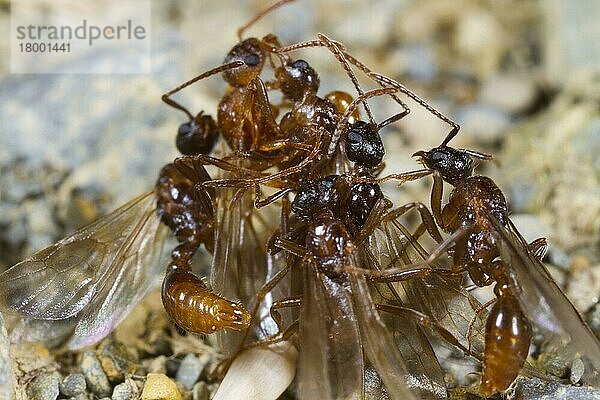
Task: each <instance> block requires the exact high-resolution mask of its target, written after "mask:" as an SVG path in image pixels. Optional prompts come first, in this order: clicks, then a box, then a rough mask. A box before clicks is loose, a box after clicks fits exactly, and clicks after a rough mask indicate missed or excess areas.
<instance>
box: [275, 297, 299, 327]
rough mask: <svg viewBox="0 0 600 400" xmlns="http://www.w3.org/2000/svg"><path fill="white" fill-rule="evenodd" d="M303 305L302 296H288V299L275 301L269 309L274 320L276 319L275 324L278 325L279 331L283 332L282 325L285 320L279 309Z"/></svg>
mask: <svg viewBox="0 0 600 400" xmlns="http://www.w3.org/2000/svg"><path fill="white" fill-rule="evenodd" d="M301 305H302V297H301V296H294V297H288V298H286V299H282V300H277V301H274V302H273V304H272V305H271V309H270V310H269V314H270V315H271V318H273V321H275V325H277V331H278V332H281V330H282V329H281V326H282V322H283V317H282V316H281V313H280V312H279V311H278V310H279V309H281V308H291V307H300V306H301Z"/></svg>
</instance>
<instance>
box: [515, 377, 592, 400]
mask: <svg viewBox="0 0 600 400" xmlns="http://www.w3.org/2000/svg"><path fill="white" fill-rule="evenodd" d="M511 392H512V393H511V394H510V395H509V398H511V399H513V400H555V399H569V400H600V391H598V390H596V389H591V388H587V387H579V386H569V385H564V384H561V383H559V382H551V381H550V382H549V381H541V380H540V379H539V378H525V377H519V378H517V380H516V381H515V383H514V385H513V388H512V389H511Z"/></svg>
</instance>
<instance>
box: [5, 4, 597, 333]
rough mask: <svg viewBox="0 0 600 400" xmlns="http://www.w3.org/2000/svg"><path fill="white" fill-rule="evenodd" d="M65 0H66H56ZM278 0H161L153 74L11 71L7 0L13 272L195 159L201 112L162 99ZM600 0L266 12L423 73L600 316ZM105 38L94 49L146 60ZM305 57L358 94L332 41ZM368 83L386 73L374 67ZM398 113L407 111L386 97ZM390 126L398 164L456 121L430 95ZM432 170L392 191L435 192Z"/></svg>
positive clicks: (211, 96)
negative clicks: (189, 152)
mask: <svg viewBox="0 0 600 400" xmlns="http://www.w3.org/2000/svg"><path fill="white" fill-rule="evenodd" d="M48 1H49V2H50V0H48ZM267 4H269V2H267V1H263V0H261V1H258V0H253V1H244V2H240V1H237V0H214V1H212V0H210V1H209V0H202V1H197V0H181V1H175V0H166V1H159V0H153V1H152V10H151V11H152V24H151V29H150V32H151V38H152V73H151V74H144V75H85V74H62V75H61V74H43V75H23V74H10V73H9V65H10V63H9V57H10V56H9V26H10V23H9V21H10V2H9V1H7V0H0V269H2V268H3V267H8V266H10V265H12V264H13V263H15V262H16V261H18V260H19V259H21V258H23V257H24V256H26V255H28V254H31V253H32V252H33V251H35V250H36V249H39V248H41V247H43V246H45V245H48V244H50V243H52V242H54V241H56V240H57V239H59V238H61V237H62V236H64V235H65V234H67V233H69V232H72V231H73V230H74V229H76V228H77V227H79V226H82V225H83V224H86V223H88V222H90V221H92V220H93V219H95V218H97V217H98V216H99V215H102V214H104V213H106V212H109V211H110V210H112V209H114V208H115V207H116V206H118V205H119V204H121V203H123V202H125V201H127V200H128V199H130V198H132V197H134V196H136V195H137V194H139V193H142V192H145V191H148V190H150V189H152V187H153V185H154V181H155V179H156V176H157V174H158V172H159V170H160V168H161V166H162V165H164V164H165V163H167V162H170V161H171V160H173V158H174V157H176V156H177V152H176V149H175V146H174V139H175V134H176V132H177V128H178V126H179V124H180V123H182V122H184V116H183V114H181V113H180V112H177V111H176V110H173V109H171V108H169V107H168V106H166V105H164V104H163V103H162V102H161V100H160V96H161V94H162V93H164V92H165V91H167V90H169V89H170V88H172V87H174V86H176V85H178V84H179V83H181V82H183V81H185V80H187V79H189V78H191V77H193V76H195V75H197V74H199V73H201V72H203V71H205V70H207V69H210V68H212V67H215V66H217V65H219V64H220V63H221V62H222V60H223V58H224V56H225V55H226V53H227V52H228V51H229V49H230V48H231V47H232V46H233V45H234V44H235V43H236V42H237V37H236V31H237V28H238V27H240V26H241V25H243V23H244V22H245V21H247V20H248V19H249V18H250V17H251V16H252V15H254V14H255V13H256V12H257V11H258V10H260V9H261V8H263V7H265V6H266V5H267ZM598 20H600V3H599V2H594V1H589V0H539V1H533V0H529V1H522V0H487V1H486V0H455V1H452V2H442V1H435V0H378V1H372V2H365V1H361V0H329V1H316V0H299V1H297V2H295V3H293V4H289V5H287V6H285V7H282V8H281V9H279V10H277V11H276V12H274V13H272V14H271V15H269V16H267V17H266V18H265V19H264V20H262V21H261V22H260V23H258V24H257V25H255V26H254V27H252V28H251V29H250V30H249V31H248V32H247V33H246V36H259V37H261V36H262V35H264V34H267V33H274V34H276V35H277V36H278V37H279V38H280V40H281V41H282V43H284V44H288V43H295V42H298V41H303V40H308V39H312V38H315V37H316V34H317V33H318V32H322V33H324V34H326V35H328V36H329V37H331V38H333V39H336V40H338V41H340V42H342V43H344V45H345V46H346V47H347V49H348V51H349V52H350V53H352V54H353V55H355V56H356V57H357V58H358V59H360V60H362V61H363V62H364V63H366V64H367V65H369V66H370V67H371V68H372V69H373V70H375V71H377V72H380V73H382V74H385V75H388V76H390V77H392V78H394V79H396V80H398V81H400V82H402V83H403V84H405V85H406V86H407V87H409V88H411V89H412V90H413V91H415V92H416V93H418V94H419V95H420V96H421V97H422V98H424V99H426V100H427V101H428V102H430V103H431V104H432V105H434V106H435V107H436V108H438V109H439V110H440V111H442V112H443V113H444V114H446V115H448V116H450V117H451V118H453V119H454V120H456V121H457V122H458V123H459V124H460V125H461V127H462V129H461V133H460V135H459V136H458V137H457V138H456V140H455V141H454V142H453V144H454V145H455V146H459V147H461V146H462V147H469V148H472V149H475V150H478V151H484V152H491V153H493V154H494V157H495V162H491V163H488V164H487V165H481V166H480V168H479V171H480V172H482V173H487V174H491V175H492V176H493V177H494V179H495V180H497V182H498V183H499V186H500V187H501V188H502V189H503V190H504V191H505V193H506V195H507V197H508V198H509V201H510V205H511V210H512V213H513V217H514V219H515V221H516V223H517V225H518V226H519V228H520V229H521V230H522V232H523V234H524V236H525V237H527V238H529V239H533V238H535V237H539V236H546V237H548V238H549V241H550V246H551V247H550V252H549V255H548V259H547V261H548V263H549V264H550V268H551V271H552V273H553V275H554V276H555V277H556V279H557V280H558V281H559V283H560V284H562V285H563V287H565V289H566V291H567V293H568V294H569V295H570V296H571V298H572V299H573V301H574V302H575V304H576V306H577V307H578V308H579V309H580V310H581V311H582V312H585V313H587V314H586V315H587V318H588V319H589V321H590V322H592V324H593V325H595V327H596V329H598V328H600V310H598V307H594V304H595V303H597V301H598V295H599V294H600V290H599V288H600V253H599V250H600V248H599V243H600V242H599V239H600V238H599V235H598V233H599V226H600V185H599V180H600V157H598V154H600V40H599V39H600V25H599V24H598V23H597V21H598ZM134 56H135V55H131V54H114V53H111V52H110V51H109V50H107V51H98V50H96V51H94V52H90V53H89V54H85V55H83V56H82V59H81V62H82V63H87V62H111V63H125V62H128V59H130V57H134ZM297 57H302V58H305V59H306V60H307V61H309V62H310V63H311V65H313V66H314V67H315V69H316V70H317V71H319V73H320V75H321V87H322V89H321V91H320V93H321V94H324V93H326V92H328V91H330V90H333V89H341V90H346V91H348V92H350V93H354V90H353V88H352V86H351V85H350V82H349V80H348V78H347V76H346V75H345V74H344V72H343V70H342V69H341V67H340V65H339V64H338V63H337V62H336V61H335V59H334V58H333V57H332V56H331V54H329V53H328V52H327V51H325V50H324V49H309V50H306V51H303V52H301V53H299V55H298V56H297ZM365 87H369V85H368V83H366V81H365ZM225 88H226V85H225V83H224V82H223V80H222V79H221V78H220V77H218V76H215V77H213V78H211V79H208V80H205V81H202V82H199V83H197V84H196V85H194V86H192V87H190V88H188V89H186V90H185V91H184V93H182V94H181V96H179V97H178V98H179V99H181V100H182V102H183V103H184V104H185V105H187V106H189V107H190V109H191V110H193V111H199V110H201V109H202V110H204V111H205V112H207V113H209V114H211V113H212V114H213V115H214V114H215V110H216V105H217V103H218V100H219V98H220V96H221V95H222V93H223V91H224V90H225ZM373 104H376V106H374V108H375V109H376V110H377V111H376V115H377V116H378V118H381V119H383V118H384V117H386V116H389V115H391V114H392V113H394V112H395V111H396V110H397V109H396V108H395V105H394V103H392V102H390V101H389V100H386V99H380V100H378V101H376V102H375V103H373ZM408 104H409V106H411V109H412V111H413V112H412V113H411V114H410V115H409V116H408V117H407V118H405V119H403V120H402V121H400V122H399V123H397V124H395V126H394V127H392V128H390V129H388V130H387V132H386V133H385V138H384V139H385V141H386V149H387V151H388V153H387V155H386V158H385V161H386V164H387V167H388V169H387V171H389V172H402V171H407V170H411V169H414V168H417V167H418V165H417V164H416V163H415V161H414V160H413V159H411V157H410V155H411V154H412V153H414V152H415V151H417V150H420V149H427V148H429V147H432V146H435V145H438V144H439V143H440V142H441V140H442V138H443V137H444V136H445V134H446V132H447V131H448V127H447V126H445V125H444V124H443V123H441V122H440V121H439V120H437V119H436V118H435V117H434V116H432V115H431V114H429V113H427V112H426V111H424V110H423V109H421V108H420V107H419V106H418V105H416V104H415V103H413V102H410V101H409V102H408ZM430 184H431V182H430V181H428V180H423V182H419V183H413V184H410V185H406V187H405V188H404V189H403V191H397V190H395V189H394V188H393V187H388V188H386V194H388V195H390V196H395V198H396V199H397V201H399V202H408V201H413V200H415V199H421V200H423V201H427V194H428V190H429V188H430Z"/></svg>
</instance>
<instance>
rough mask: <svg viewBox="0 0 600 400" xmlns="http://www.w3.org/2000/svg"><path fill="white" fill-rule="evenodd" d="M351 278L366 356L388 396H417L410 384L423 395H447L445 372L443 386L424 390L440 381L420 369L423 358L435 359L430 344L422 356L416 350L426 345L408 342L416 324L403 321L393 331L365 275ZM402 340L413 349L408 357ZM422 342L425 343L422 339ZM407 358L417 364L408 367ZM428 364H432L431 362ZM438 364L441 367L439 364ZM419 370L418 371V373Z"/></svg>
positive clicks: (411, 339) (423, 364)
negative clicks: (434, 379) (374, 299)
mask: <svg viewBox="0 0 600 400" xmlns="http://www.w3.org/2000/svg"><path fill="white" fill-rule="evenodd" d="M350 282H351V285H352V292H353V296H352V298H353V301H354V312H355V315H356V319H357V322H358V326H359V327H360V333H361V340H362V345H363V348H364V351H365V356H366V358H367V359H368V360H369V362H370V364H371V365H372V366H373V368H374V369H375V371H376V372H377V373H378V375H379V377H380V378H381V380H382V381H383V383H384V384H385V389H386V392H387V394H388V396H389V397H390V398H392V399H414V398H415V397H414V395H413V393H412V392H411V390H410V389H409V386H411V387H412V388H413V389H416V390H415V391H418V392H419V393H420V396H419V398H421V399H445V398H446V387H445V385H444V384H443V375H441V377H442V385H441V386H439V385H438V386H437V387H436V388H435V389H434V388H433V387H431V388H427V389H426V390H422V386H428V385H429V386H435V385H436V384H437V382H433V381H432V380H431V379H430V378H429V376H428V375H426V374H425V371H423V370H422V369H421V367H425V363H423V362H422V360H423V359H424V358H427V357H429V356H433V358H434V359H435V355H433V350H432V349H431V347H430V346H429V347H428V352H425V354H422V355H421V356H419V355H417V354H416V351H418V350H419V349H424V347H422V346H421V347H413V345H411V344H408V341H413V340H414V338H415V336H413V335H414V334H415V332H414V331H413V329H412V328H414V327H413V326H412V323H408V324H406V325H404V324H402V325H403V326H402V327H400V326H397V328H399V329H398V331H397V332H398V335H397V334H396V332H395V333H394V334H393V335H392V333H390V331H389V330H388V328H387V327H386V324H384V322H383V320H382V319H381V317H380V316H379V313H378V312H377V309H376V308H375V303H374V302H373V300H372V298H371V294H370V293H369V288H368V286H367V282H366V281H365V279H364V277H362V276H357V275H351V276H350ZM404 328H406V330H404ZM400 336H403V338H400ZM404 336H405V337H404ZM398 339H400V340H398ZM403 339H406V340H403ZM399 341H400V342H403V343H405V344H408V346H403V347H408V348H409V349H410V350H411V351H410V353H411V356H410V357H408V353H409V352H408V351H406V352H403V351H401V350H399V349H400V347H399V346H398V342H399ZM419 344H424V343H422V342H421V343H419ZM427 345H429V343H427ZM405 350H408V349H405ZM412 350H415V351H412ZM421 357H422V358H421ZM405 362H409V363H412V362H416V363H417V364H418V367H416V368H410V370H409V368H407V366H406V365H405ZM427 364H428V365H430V363H427ZM437 367H438V369H439V365H438V366H437ZM416 370H418V371H419V372H418V373H416ZM440 372H441V369H440ZM423 381H425V382H423ZM434 392H437V393H438V394H439V395H437V396H436V395H432V393H434Z"/></svg>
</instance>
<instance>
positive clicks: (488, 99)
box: [479, 74, 537, 114]
mask: <svg viewBox="0 0 600 400" xmlns="http://www.w3.org/2000/svg"><path fill="white" fill-rule="evenodd" d="M479 96H480V101H481V102H482V103H484V104H487V105H490V106H492V107H494V108H497V109H500V110H502V111H504V112H507V113H511V114H514V113H519V112H523V111H525V110H526V109H528V108H529V107H531V106H532V104H533V102H534V101H535V99H536V97H537V88H536V85H535V82H534V81H533V80H532V79H531V78H526V77H524V76H517V75H514V74H497V75H494V76H491V77H489V78H488V79H486V80H485V81H484V82H483V85H482V87H481V91H480V93H479Z"/></svg>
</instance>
